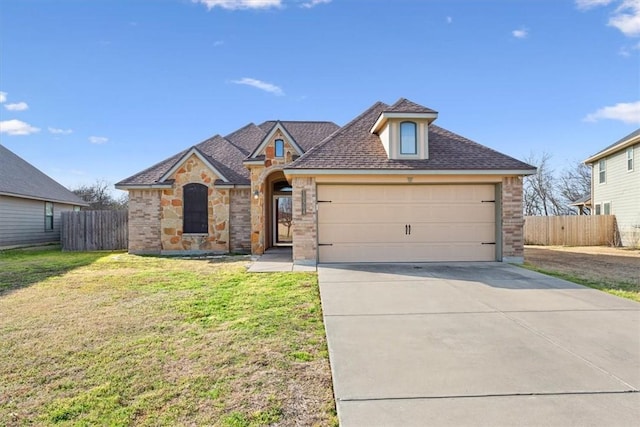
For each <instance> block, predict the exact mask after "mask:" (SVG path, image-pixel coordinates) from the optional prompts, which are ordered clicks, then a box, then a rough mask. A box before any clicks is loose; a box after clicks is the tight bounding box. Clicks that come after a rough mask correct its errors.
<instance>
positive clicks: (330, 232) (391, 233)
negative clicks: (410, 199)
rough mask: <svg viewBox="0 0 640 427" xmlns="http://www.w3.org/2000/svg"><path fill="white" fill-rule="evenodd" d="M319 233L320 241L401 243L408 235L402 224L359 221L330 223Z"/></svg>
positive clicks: (406, 239) (405, 240) (334, 242)
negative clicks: (356, 222) (355, 222)
mask: <svg viewBox="0 0 640 427" xmlns="http://www.w3.org/2000/svg"><path fill="white" fill-rule="evenodd" d="M330 225H331V226H330V227H326V229H325V231H324V232H323V233H322V235H321V239H320V243H333V244H336V243H363V244H365V243H378V244H379V243H380V242H387V243H403V242H407V241H408V239H409V236H407V235H406V234H405V226H404V224H389V223H360V224H330Z"/></svg>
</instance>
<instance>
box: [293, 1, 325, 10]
mask: <svg viewBox="0 0 640 427" xmlns="http://www.w3.org/2000/svg"><path fill="white" fill-rule="evenodd" d="M327 3H331V0H309V1H308V2H305V3H302V4H301V5H300V7H304V8H305V9H311V8H312V7H316V6H317V5H319V4H327Z"/></svg>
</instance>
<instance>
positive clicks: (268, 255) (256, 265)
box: [248, 247, 316, 273]
mask: <svg viewBox="0 0 640 427" xmlns="http://www.w3.org/2000/svg"><path fill="white" fill-rule="evenodd" d="M248 271H249V273H276V272H283V271H316V267H315V265H313V266H311V265H294V264H293V254H292V251H291V248H290V247H279V248H269V249H267V251H266V252H265V253H264V255H260V256H259V257H258V258H257V259H256V260H255V261H254V262H253V264H251V267H249V270H248Z"/></svg>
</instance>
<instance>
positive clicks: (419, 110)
mask: <svg viewBox="0 0 640 427" xmlns="http://www.w3.org/2000/svg"><path fill="white" fill-rule="evenodd" d="M437 117H438V113H437V112H436V111H433V110H431V109H429V108H427V107H423V106H421V105H418V104H414V103H413V102H411V101H409V100H406V99H400V100H399V101H398V102H396V103H395V104H393V105H392V106H390V107H389V108H388V110H386V111H383V112H381V113H380V116H378V119H377V120H376V122H375V123H374V124H373V127H372V128H371V130H370V132H371V133H372V134H375V135H377V136H378V138H380V142H381V143H382V147H383V148H384V151H386V153H387V157H388V158H389V159H398V160H427V159H428V158H429V126H430V125H431V123H432V122H433V121H434V120H435V119H436V118H437Z"/></svg>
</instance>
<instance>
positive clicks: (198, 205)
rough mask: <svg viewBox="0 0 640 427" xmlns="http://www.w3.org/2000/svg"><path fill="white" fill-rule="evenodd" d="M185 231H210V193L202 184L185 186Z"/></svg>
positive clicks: (183, 230)
mask: <svg viewBox="0 0 640 427" xmlns="http://www.w3.org/2000/svg"><path fill="white" fill-rule="evenodd" d="M182 190H183V198H184V200H183V216H184V223H183V229H182V232H183V233H207V232H208V231H209V226H208V224H209V215H208V213H209V212H208V206H207V205H208V203H207V199H208V193H209V189H208V188H207V186H206V185H202V184H187V185H185V186H184V187H183V189H182Z"/></svg>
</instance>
